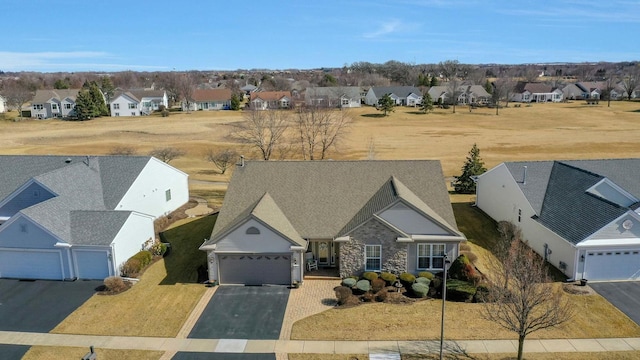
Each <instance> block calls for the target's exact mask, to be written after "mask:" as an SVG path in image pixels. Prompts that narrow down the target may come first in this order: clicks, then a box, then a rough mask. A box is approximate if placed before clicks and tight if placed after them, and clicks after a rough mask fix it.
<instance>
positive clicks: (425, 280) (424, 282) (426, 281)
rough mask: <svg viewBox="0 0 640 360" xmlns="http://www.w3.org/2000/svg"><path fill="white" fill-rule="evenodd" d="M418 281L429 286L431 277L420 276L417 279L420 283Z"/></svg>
mask: <svg viewBox="0 0 640 360" xmlns="http://www.w3.org/2000/svg"><path fill="white" fill-rule="evenodd" d="M418 283H420V284H423V285H425V286H426V287H429V284H431V279H429V278H426V277H419V278H417V279H416V284H418Z"/></svg>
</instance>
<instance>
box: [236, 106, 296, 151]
mask: <svg viewBox="0 0 640 360" xmlns="http://www.w3.org/2000/svg"><path fill="white" fill-rule="evenodd" d="M289 118H290V113H289V112H288V111H286V110H256V109H253V110H249V111H247V112H245V113H244V121H242V122H239V123H236V124H234V125H233V126H234V129H233V131H232V134H231V136H232V137H233V138H235V139H238V140H240V141H241V142H243V143H245V144H249V145H250V146H251V147H253V148H255V149H256V150H258V151H259V152H260V155H261V157H262V159H264V160H269V159H271V157H272V156H273V155H274V153H275V152H276V151H277V150H279V149H282V148H284V147H285V146H286V143H285V132H286V130H287V129H288V128H289Z"/></svg>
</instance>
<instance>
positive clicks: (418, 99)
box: [364, 86, 422, 106]
mask: <svg viewBox="0 0 640 360" xmlns="http://www.w3.org/2000/svg"><path fill="white" fill-rule="evenodd" d="M387 94H388V95H389V96H391V98H392V99H393V100H394V102H395V104H396V105H397V106H417V105H420V104H422V92H421V91H420V89H418V88H417V87H415V86H379V87H375V86H374V87H371V88H369V91H367V95H366V96H365V98H364V99H365V100H364V101H365V104H367V105H370V106H376V105H378V103H379V101H380V99H382V97H383V96H385V95H387Z"/></svg>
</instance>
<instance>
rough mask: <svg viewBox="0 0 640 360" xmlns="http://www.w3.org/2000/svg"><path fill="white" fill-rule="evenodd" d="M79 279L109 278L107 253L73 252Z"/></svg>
mask: <svg viewBox="0 0 640 360" xmlns="http://www.w3.org/2000/svg"><path fill="white" fill-rule="evenodd" d="M73 256H74V258H75V263H76V266H77V277H78V278H79V279H92V280H103V279H105V278H107V277H109V276H110V274H109V269H110V268H111V266H110V265H111V264H110V261H109V253H108V252H107V251H105V250H74V251H73Z"/></svg>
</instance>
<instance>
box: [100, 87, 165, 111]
mask: <svg viewBox="0 0 640 360" xmlns="http://www.w3.org/2000/svg"><path fill="white" fill-rule="evenodd" d="M161 106H164V107H165V108H166V107H168V106H169V98H168V97H167V93H166V91H164V90H129V91H120V92H117V93H115V94H114V96H113V98H112V100H111V103H110V104H109V107H110V110H111V116H141V115H149V114H151V113H152V112H154V111H158V110H160V107H161Z"/></svg>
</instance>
